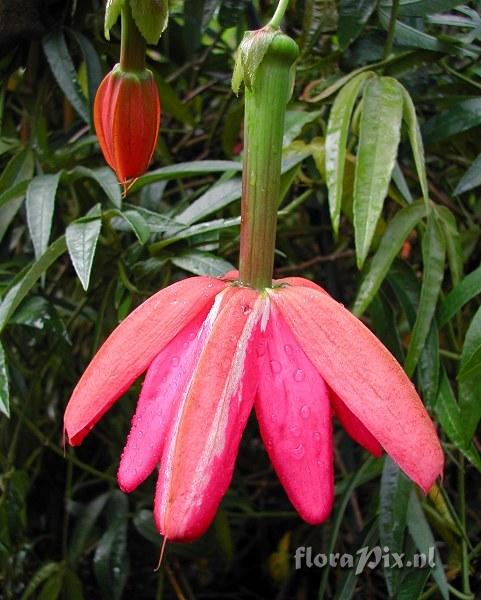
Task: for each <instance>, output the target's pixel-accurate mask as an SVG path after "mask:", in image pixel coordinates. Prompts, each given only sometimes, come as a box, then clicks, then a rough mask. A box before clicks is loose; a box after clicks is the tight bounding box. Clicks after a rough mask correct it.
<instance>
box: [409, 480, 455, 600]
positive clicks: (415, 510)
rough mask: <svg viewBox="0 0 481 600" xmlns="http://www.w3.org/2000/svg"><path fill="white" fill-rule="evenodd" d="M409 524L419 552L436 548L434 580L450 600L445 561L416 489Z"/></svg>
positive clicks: (410, 502) (428, 552) (427, 552)
mask: <svg viewBox="0 0 481 600" xmlns="http://www.w3.org/2000/svg"><path fill="white" fill-rule="evenodd" d="M407 524H408V528H409V534H410V535H411V537H412V538H413V540H414V543H415V544H416V546H417V549H418V550H419V552H421V553H422V554H424V555H425V556H429V554H430V549H434V560H435V564H436V566H435V567H434V568H433V571H432V573H433V577H434V581H435V582H436V583H437V584H438V588H439V591H440V593H441V596H442V597H443V598H444V599H445V600H448V599H449V591H448V582H447V580H446V574H445V573H444V569H443V562H442V560H441V556H440V555H439V552H438V550H437V548H436V541H435V539H434V536H433V533H432V531H431V527H430V526H429V523H428V521H427V519H426V517H425V516H424V512H423V509H422V506H421V504H420V502H419V500H418V497H417V496H416V492H415V491H414V490H412V491H411V496H410V498H409V503H408V510H407ZM431 553H432V550H431Z"/></svg>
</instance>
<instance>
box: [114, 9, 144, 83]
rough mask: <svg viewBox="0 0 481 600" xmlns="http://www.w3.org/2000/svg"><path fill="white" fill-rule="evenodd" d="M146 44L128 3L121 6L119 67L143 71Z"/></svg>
mask: <svg viewBox="0 0 481 600" xmlns="http://www.w3.org/2000/svg"><path fill="white" fill-rule="evenodd" d="M146 47H147V44H146V42H145V40H144V38H143V37H142V34H141V33H140V31H139V29H138V27H137V25H136V24H135V21H134V18H133V17H132V12H131V10H130V5H129V3H128V2H125V3H124V6H123V7H122V36H121V39H120V68H121V69H122V71H143V70H144V69H145V49H146Z"/></svg>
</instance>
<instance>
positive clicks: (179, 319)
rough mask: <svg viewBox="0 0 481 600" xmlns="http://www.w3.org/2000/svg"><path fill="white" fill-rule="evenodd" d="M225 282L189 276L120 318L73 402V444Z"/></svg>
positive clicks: (68, 421)
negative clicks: (124, 317) (120, 321)
mask: <svg viewBox="0 0 481 600" xmlns="http://www.w3.org/2000/svg"><path fill="white" fill-rule="evenodd" d="M225 286H226V283H225V282H223V281H220V280H218V279H214V278H211V277H191V278H188V279H184V280H183V281H180V282H178V283H175V284H174V285H171V286H170V287H168V288H165V289H164V290H161V291H160V292H157V294H154V295H153V296H152V297H151V298H149V299H148V300H146V301H145V302H144V303H143V304H141V305H140V306H139V307H138V308H137V309H136V310H134V312H132V313H131V314H130V315H129V316H128V317H127V318H126V319H125V320H124V321H122V323H120V325H119V326H118V327H117V329H115V330H114V331H113V333H112V334H111V335H110V336H109V337H108V339H107V340H106V342H105V343H104V345H103V346H102V347H101V348H100V350H99V351H98V352H97V354H96V355H95V356H94V358H93V359H92V361H91V362H90V364H89V366H88V367H87V369H86V370H85V372H84V374H83V375H82V377H81V379H80V381H79V382H78V384H77V387H76V388H75V390H74V392H73V394H72V397H71V398H70V401H69V403H68V405H67V408H66V410H65V416H64V427H65V430H66V432H67V436H68V441H69V443H70V444H71V445H74V446H75V445H77V444H80V443H81V442H82V440H83V439H84V437H85V436H86V435H87V433H88V432H89V431H90V430H91V429H92V428H93V426H94V425H95V423H97V421H98V420H99V419H100V418H101V417H102V415H103V414H104V413H105V412H106V411H107V410H108V409H109V408H110V407H111V406H112V404H113V403H114V402H115V401H116V400H117V399H118V398H119V397H120V396H121V395H122V394H123V393H124V392H125V391H126V390H127V389H128V388H129V387H130V386H131V385H132V383H133V382H134V381H135V380H136V379H137V377H138V376H139V375H141V374H142V373H143V372H144V371H145V370H146V369H147V367H148V366H149V365H150V363H151V362H152V361H153V359H154V358H155V357H156V356H157V354H159V352H160V351H161V350H162V349H163V348H164V347H165V346H166V345H167V344H168V343H169V342H170V341H171V340H172V339H173V338H174V337H175V336H176V335H177V334H178V333H179V331H180V330H181V329H182V328H183V327H184V326H185V324H186V323H188V322H189V321H191V320H192V319H194V318H195V316H196V315H197V314H198V313H199V312H201V311H202V310H204V309H205V307H209V306H210V305H211V304H212V302H213V301H214V297H215V295H216V294H217V293H218V292H219V291H220V290H222V289H223V288H224V287H225Z"/></svg>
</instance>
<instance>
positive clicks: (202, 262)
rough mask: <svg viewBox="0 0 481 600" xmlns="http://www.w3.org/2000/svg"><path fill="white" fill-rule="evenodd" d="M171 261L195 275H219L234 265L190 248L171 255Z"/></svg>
mask: <svg viewBox="0 0 481 600" xmlns="http://www.w3.org/2000/svg"><path fill="white" fill-rule="evenodd" d="M171 260H172V262H173V263H174V265H176V266H177V267H180V268H181V269H184V270H185V271H189V272H190V273H194V274H195V275H210V276H211V277H221V276H222V275H225V274H226V273H227V272H228V271H231V270H232V269H233V268H234V267H233V266H232V265H231V264H230V263H229V262H227V261H226V260H224V259H222V258H219V257H218V256H215V255H214V254H211V253H210V252H201V251H200V250H190V251H189V252H184V253H182V254H178V255H177V256H174V257H172V259H171Z"/></svg>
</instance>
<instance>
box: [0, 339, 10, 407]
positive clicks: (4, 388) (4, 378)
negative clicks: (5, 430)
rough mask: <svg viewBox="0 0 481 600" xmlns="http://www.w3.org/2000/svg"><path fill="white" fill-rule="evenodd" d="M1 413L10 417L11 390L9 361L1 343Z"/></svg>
mask: <svg viewBox="0 0 481 600" xmlns="http://www.w3.org/2000/svg"><path fill="white" fill-rule="evenodd" d="M0 412H2V413H3V414H4V415H6V416H7V417H9V416H10V388H9V384H8V370H7V361H6V357H5V350H4V349H3V345H2V343H1V342H0Z"/></svg>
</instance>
